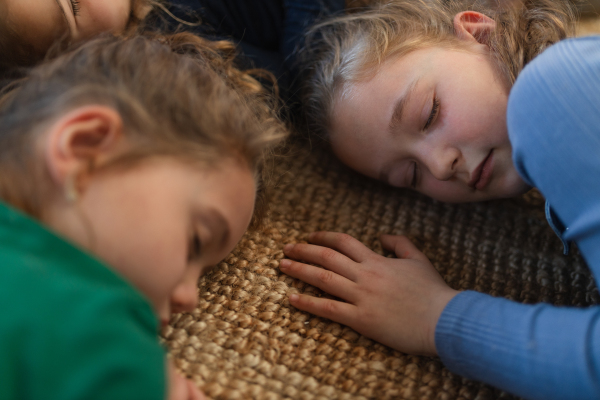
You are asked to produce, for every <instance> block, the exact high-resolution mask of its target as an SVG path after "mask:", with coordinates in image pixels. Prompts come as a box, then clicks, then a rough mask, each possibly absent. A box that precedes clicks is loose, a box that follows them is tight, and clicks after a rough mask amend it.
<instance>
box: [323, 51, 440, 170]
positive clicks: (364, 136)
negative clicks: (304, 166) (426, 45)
mask: <svg viewBox="0 0 600 400" xmlns="http://www.w3.org/2000/svg"><path fill="white" fill-rule="evenodd" d="M437 52H438V51H437V49H423V50H415V51H412V52H410V53H408V54H405V55H403V56H400V57H393V58H390V59H388V60H386V61H385V62H384V63H383V64H381V65H380V66H379V67H377V68H376V69H374V70H373V72H372V73H371V75H370V76H369V77H368V78H366V79H363V80H361V81H358V82H349V83H346V84H345V85H344V86H343V87H341V88H340V89H339V90H338V91H337V93H336V94H335V99H334V103H333V109H332V118H331V129H330V131H331V132H330V138H331V143H332V146H333V149H334V151H335V152H336V153H337V152H338V149H339V150H341V151H342V152H343V151H344V150H345V149H344V147H350V146H352V147H354V148H361V151H364V152H369V154H375V153H376V152H377V151H378V150H379V149H380V148H381V147H380V144H381V143H380V142H379V139H382V138H383V136H384V135H385V134H386V133H387V128H388V126H389V122H390V119H391V116H392V113H393V109H394V105H395V104H396V103H397V102H398V100H399V99H401V98H402V97H403V96H405V95H406V94H407V92H408V91H409V90H411V88H412V87H413V86H414V84H415V82H417V81H419V80H420V79H422V78H423V77H426V76H428V75H430V73H431V69H432V64H433V61H434V60H435V57H436V56H437V55H438V54H437ZM338 157H340V158H342V161H345V160H344V159H343V158H344V156H343V155H341V154H338Z"/></svg>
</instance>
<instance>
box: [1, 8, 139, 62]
mask: <svg viewBox="0 0 600 400" xmlns="http://www.w3.org/2000/svg"><path fill="white" fill-rule="evenodd" d="M133 1H134V0H0V10H3V11H5V13H6V23H8V24H10V25H11V26H12V27H13V29H15V30H16V31H17V33H18V34H19V35H20V36H21V37H22V38H23V40H25V42H26V43H27V44H29V45H31V46H33V48H34V49H35V50H37V51H39V52H44V51H46V50H47V48H48V47H49V46H50V44H52V41H53V40H54V39H56V38H58V37H60V36H61V35H63V34H64V33H65V32H68V33H69V35H70V36H71V38H73V39H74V40H81V39H86V38H89V37H91V36H94V35H96V34H98V33H101V32H115V33H117V32H120V31H122V30H123V29H124V28H125V27H126V25H127V22H128V20H129V16H130V14H131V11H132V4H133Z"/></svg>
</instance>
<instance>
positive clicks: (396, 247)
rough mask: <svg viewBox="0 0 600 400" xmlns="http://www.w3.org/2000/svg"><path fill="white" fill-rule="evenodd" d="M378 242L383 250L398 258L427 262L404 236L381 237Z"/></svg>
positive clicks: (423, 255)
mask: <svg viewBox="0 0 600 400" xmlns="http://www.w3.org/2000/svg"><path fill="white" fill-rule="evenodd" d="M379 240H380V241H381V245H382V246H383V248H384V249H386V250H388V251H393V252H394V253H396V257H398V258H406V259H412V260H419V261H427V262H428V261H429V259H428V258H427V257H425V254H423V253H421V252H420V251H419V249H417V248H416V247H415V245H414V244H412V242H411V241H410V240H408V238H407V237H406V236H396V235H381V237H380V238H379Z"/></svg>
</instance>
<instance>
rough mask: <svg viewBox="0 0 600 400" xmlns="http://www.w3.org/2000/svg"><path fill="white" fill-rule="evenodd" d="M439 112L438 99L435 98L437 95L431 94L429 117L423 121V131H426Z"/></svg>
mask: <svg viewBox="0 0 600 400" xmlns="http://www.w3.org/2000/svg"><path fill="white" fill-rule="evenodd" d="M439 113H440V100H439V99H438V98H437V96H433V102H432V104H431V112H430V113H429V118H427V121H426V122H425V126H424V127H423V130H424V131H426V130H427V129H428V128H429V127H430V126H431V124H433V123H434V122H435V120H436V118H437V117H438V115H439Z"/></svg>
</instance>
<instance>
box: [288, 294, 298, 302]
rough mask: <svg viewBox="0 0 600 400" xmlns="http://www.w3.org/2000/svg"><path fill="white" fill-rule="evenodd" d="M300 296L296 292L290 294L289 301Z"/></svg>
mask: <svg viewBox="0 0 600 400" xmlns="http://www.w3.org/2000/svg"><path fill="white" fill-rule="evenodd" d="M299 298H300V296H298V295H297V294H295V293H294V294H290V301H297V300H298V299H299Z"/></svg>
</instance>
